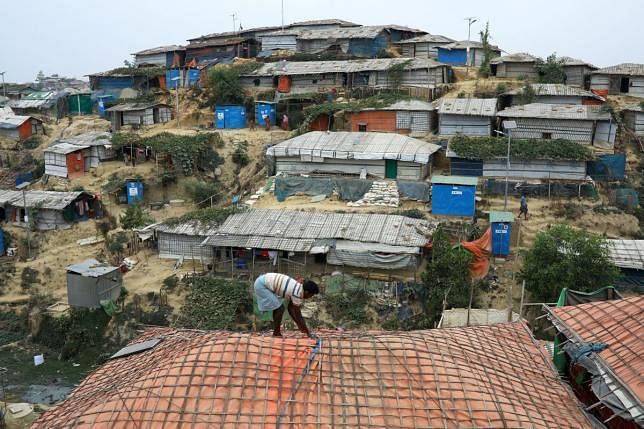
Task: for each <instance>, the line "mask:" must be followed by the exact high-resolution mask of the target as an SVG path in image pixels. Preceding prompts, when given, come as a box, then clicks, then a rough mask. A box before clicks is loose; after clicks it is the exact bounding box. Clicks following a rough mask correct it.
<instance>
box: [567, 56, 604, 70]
mask: <svg viewBox="0 0 644 429" xmlns="http://www.w3.org/2000/svg"><path fill="white" fill-rule="evenodd" d="M557 59H558V60H559V61H561V62H562V63H563V65H564V66H588V67H590V68H591V69H598V68H599V67H597V66H595V65H593V64H591V63H588V62H586V61H584V60H580V59H578V58H573V57H567V56H563V57H559V58H557Z"/></svg>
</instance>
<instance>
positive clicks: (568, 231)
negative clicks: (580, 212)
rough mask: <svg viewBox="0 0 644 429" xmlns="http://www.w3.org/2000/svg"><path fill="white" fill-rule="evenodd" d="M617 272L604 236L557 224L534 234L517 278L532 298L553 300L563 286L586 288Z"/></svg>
mask: <svg viewBox="0 0 644 429" xmlns="http://www.w3.org/2000/svg"><path fill="white" fill-rule="evenodd" d="M618 275H619V270H618V269H617V267H615V265H613V263H612V262H611V261H610V259H609V257H608V244H607V242H606V240H605V239H604V238H602V237H600V236H598V235H595V234H591V233H587V232H585V231H581V230H577V229H574V228H572V227H570V226H568V225H562V224H560V225H555V226H553V227H551V228H550V229H548V230H546V231H543V232H540V233H539V234H537V237H536V239H535V242H534V244H533V246H532V248H531V249H530V250H528V251H526V252H525V253H524V260H523V268H522V269H521V272H520V274H519V279H520V280H525V282H526V289H527V290H528V291H530V292H531V293H532V295H533V298H534V299H536V300H538V301H540V302H554V301H555V300H556V299H557V296H559V293H560V292H561V289H562V288H570V289H574V290H578V291H582V292H589V291H593V290H596V289H599V288H601V287H604V286H608V285H610V284H612V283H613V281H614V280H615V279H616V278H617V276H618Z"/></svg>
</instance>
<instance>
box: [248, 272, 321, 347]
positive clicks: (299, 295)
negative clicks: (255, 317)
mask: <svg viewBox="0 0 644 429" xmlns="http://www.w3.org/2000/svg"><path fill="white" fill-rule="evenodd" d="M319 292H320V289H319V288H318V285H317V283H315V282H314V281H312V280H304V281H303V282H301V283H300V282H298V281H297V280H295V279H294V278H291V277H289V276H287V275H285V274H279V273H266V274H262V275H261V276H259V277H257V280H255V298H256V300H257V309H258V310H259V311H260V312H262V313H264V312H270V311H272V312H273V314H272V316H273V336H275V337H281V336H282V333H281V325H282V316H283V315H284V307H285V306H286V308H288V314H290V315H291V318H293V320H294V321H295V323H296V324H297V327H298V329H299V330H300V331H301V332H303V333H305V334H306V335H308V336H309V337H312V335H311V332H310V331H309V328H308V327H307V326H306V322H305V321H304V318H303V317H302V312H301V311H300V307H301V306H302V304H303V303H304V300H305V299H309V298H311V297H313V296H314V295H316V294H318V293H319ZM286 302H288V304H287V303H286Z"/></svg>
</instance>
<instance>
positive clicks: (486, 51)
mask: <svg viewBox="0 0 644 429" xmlns="http://www.w3.org/2000/svg"><path fill="white" fill-rule="evenodd" d="M480 35H481V47H482V49H483V62H482V63H481V65H480V67H479V71H478V74H479V76H481V77H489V76H490V73H491V72H492V70H491V69H490V61H491V60H492V55H493V52H492V45H490V40H491V39H492V36H490V22H489V21H488V22H486V23H485V29H484V30H483V31H481V32H480Z"/></svg>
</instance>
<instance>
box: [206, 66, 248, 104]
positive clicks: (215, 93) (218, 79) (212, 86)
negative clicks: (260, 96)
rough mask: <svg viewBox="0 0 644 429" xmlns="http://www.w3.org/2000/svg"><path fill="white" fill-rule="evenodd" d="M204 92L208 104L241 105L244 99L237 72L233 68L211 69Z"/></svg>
mask: <svg viewBox="0 0 644 429" xmlns="http://www.w3.org/2000/svg"><path fill="white" fill-rule="evenodd" d="M206 92H207V94H208V102H209V103H210V104H241V103H242V102H243V101H244V97H243V90H242V86H241V83H240V81H239V70H238V69H237V68H235V67H224V66H220V67H213V68H212V69H211V70H210V71H209V72H208V77H207V80H206Z"/></svg>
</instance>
